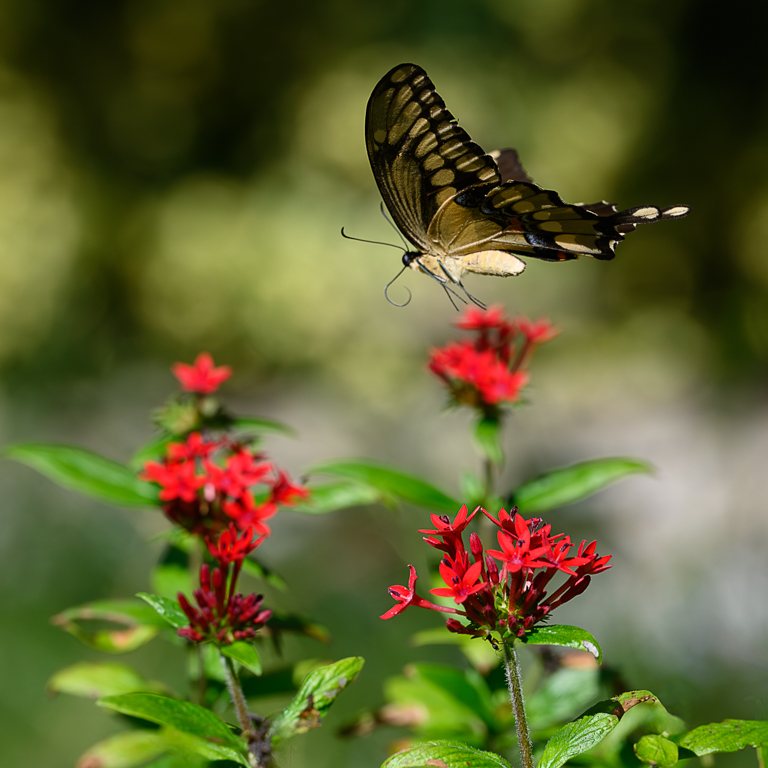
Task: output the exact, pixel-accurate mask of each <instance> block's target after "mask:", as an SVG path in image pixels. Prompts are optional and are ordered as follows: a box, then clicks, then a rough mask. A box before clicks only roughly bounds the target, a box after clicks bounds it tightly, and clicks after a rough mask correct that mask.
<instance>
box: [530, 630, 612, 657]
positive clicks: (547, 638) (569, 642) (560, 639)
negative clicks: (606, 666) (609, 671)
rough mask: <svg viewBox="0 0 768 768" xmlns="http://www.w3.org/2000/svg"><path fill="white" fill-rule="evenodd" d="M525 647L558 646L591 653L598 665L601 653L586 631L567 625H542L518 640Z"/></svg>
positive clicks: (596, 643)
mask: <svg viewBox="0 0 768 768" xmlns="http://www.w3.org/2000/svg"><path fill="white" fill-rule="evenodd" d="M519 640H520V642H521V643H525V645H560V646H564V647H565V648H577V649H578V650H580V651H588V652H589V653H591V654H592V655H593V656H594V657H595V658H596V659H597V663H598V664H599V663H600V662H602V660H603V651H602V649H601V648H600V645H599V644H598V642H597V640H595V638H594V637H593V636H592V635H591V634H590V633H589V632H587V630H586V629H582V628H581V627H572V626H570V625H568V624H542V625H541V626H539V627H534V628H533V629H532V630H531V631H530V632H528V633H526V634H525V635H524V636H523V637H521V638H519Z"/></svg>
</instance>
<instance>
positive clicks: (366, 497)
mask: <svg viewBox="0 0 768 768" xmlns="http://www.w3.org/2000/svg"><path fill="white" fill-rule="evenodd" d="M309 491H310V495H309V498H307V499H304V500H301V501H299V502H298V504H296V505H295V506H292V507H291V511H292V512H303V513H305V514H309V515H323V514H325V513H326V512H335V511H336V510H337V509H347V508H348V507H364V506H367V505H369V504H377V503H380V502H382V501H383V500H384V499H383V497H382V494H381V492H380V491H379V490H378V489H376V488H373V487H371V486H370V485H363V484H362V483H358V482H354V481H350V480H340V481H339V482H334V483H325V484H324V485H312V484H310V485H309Z"/></svg>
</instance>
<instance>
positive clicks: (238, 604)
mask: <svg viewBox="0 0 768 768" xmlns="http://www.w3.org/2000/svg"><path fill="white" fill-rule="evenodd" d="M254 535H255V534H254V529H253V528H252V527H249V528H246V529H245V530H244V531H243V532H242V534H240V535H238V533H237V530H236V529H235V526H234V525H232V524H231V523H230V525H229V528H228V529H227V530H225V531H224V532H223V533H222V534H221V535H220V536H219V540H218V542H217V543H216V544H215V545H214V544H211V542H210V540H208V539H206V542H207V543H208V550H209V551H210V553H211V556H212V557H213V558H214V559H215V560H216V561H217V562H218V567H217V568H214V569H213V572H211V569H210V567H209V566H208V565H207V564H204V565H202V566H201V567H200V589H196V590H195V591H194V593H193V594H194V598H195V602H197V606H198V607H194V606H193V605H191V604H190V602H189V600H187V598H186V597H185V596H184V595H183V594H182V593H181V592H179V594H178V599H179V605H181V609H182V610H183V611H184V613H185V614H186V615H187V618H188V619H189V626H188V627H182V628H181V629H180V630H179V634H180V635H181V636H182V637H186V638H188V639H189V640H192V641H193V642H195V643H201V642H204V641H206V640H212V641H214V642H217V643H223V644H225V645H228V644H230V643H233V642H235V640H245V639H246V638H249V637H254V636H255V635H256V632H257V631H258V630H259V629H260V628H261V627H262V626H264V624H265V623H266V622H267V621H268V620H269V618H270V616H272V611H270V610H261V603H262V599H263V598H262V596H261V595H253V594H251V595H248V596H245V597H244V596H243V595H241V594H239V593H238V594H235V587H236V585H237V578H238V576H239V575H240V569H241V567H242V565H243V560H244V559H245V558H246V557H247V555H248V554H249V553H250V552H252V551H253V550H254V549H255V548H256V547H257V546H258V545H259V544H261V542H262V541H263V540H264V537H263V536H262V537H261V538H259V539H256V540H254ZM230 565H233V568H232V572H231V574H230Z"/></svg>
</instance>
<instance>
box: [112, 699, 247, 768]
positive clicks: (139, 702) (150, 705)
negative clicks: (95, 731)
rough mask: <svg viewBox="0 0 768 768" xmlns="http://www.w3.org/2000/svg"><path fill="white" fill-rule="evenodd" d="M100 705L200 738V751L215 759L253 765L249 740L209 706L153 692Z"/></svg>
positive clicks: (205, 755)
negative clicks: (235, 732)
mask: <svg viewBox="0 0 768 768" xmlns="http://www.w3.org/2000/svg"><path fill="white" fill-rule="evenodd" d="M98 704H99V706H101V707H108V708H109V709H114V710H115V711H116V712H120V713H121V714H123V715H131V716H132V717H138V718H141V719H142V720H149V721H150V722H153V723H159V724H160V725H165V726H168V727H169V728H172V729H173V730H175V731H180V732H181V733H183V734H187V735H190V736H195V737H197V738H198V739H199V741H200V750H201V749H202V748H205V750H206V752H205V753H204V752H202V751H200V750H198V751H200V754H203V756H204V757H208V758H209V759H212V760H235V761H236V762H238V763H241V764H242V765H245V766H249V763H248V760H247V758H246V756H245V755H246V752H247V747H246V744H245V742H244V741H243V740H242V739H240V738H238V737H237V736H235V735H234V734H233V733H232V731H230V729H229V727H228V726H227V725H226V723H224V722H223V721H222V720H220V719H219V718H218V717H217V716H216V715H214V714H213V712H211V711H210V710H208V709H205V708H203V707H200V706H198V705H197V704H193V703H192V702H190V701H178V700H177V699H170V698H168V697H166V696H157V695H155V694H152V693H127V694H125V695H123V696H108V697H107V698H104V699H99V701H98Z"/></svg>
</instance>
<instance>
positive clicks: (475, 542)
mask: <svg viewBox="0 0 768 768" xmlns="http://www.w3.org/2000/svg"><path fill="white" fill-rule="evenodd" d="M469 550H470V552H472V557H474V558H475V562H477V561H478V560H480V558H481V557H482V556H483V542H482V541H480V537H479V536H478V535H477V534H476V533H470V534H469Z"/></svg>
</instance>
